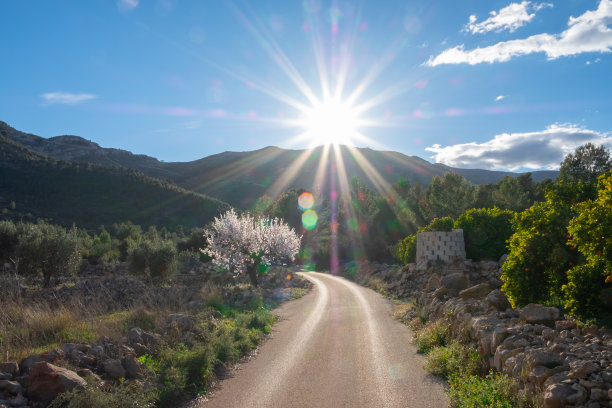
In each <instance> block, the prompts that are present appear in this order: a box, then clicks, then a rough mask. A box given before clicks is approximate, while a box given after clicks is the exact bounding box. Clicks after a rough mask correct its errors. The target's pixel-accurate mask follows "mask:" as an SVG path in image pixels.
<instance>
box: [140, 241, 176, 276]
mask: <svg viewBox="0 0 612 408" xmlns="http://www.w3.org/2000/svg"><path fill="white" fill-rule="evenodd" d="M177 261H178V254H177V252H176V248H175V246H174V244H173V243H172V241H164V240H161V239H155V240H151V239H143V240H140V241H139V242H134V241H130V248H129V250H128V267H129V270H130V271H131V272H132V273H135V274H148V275H149V276H150V277H151V278H161V279H164V278H168V277H170V276H171V275H172V274H174V272H175V271H176V268H177Z"/></svg>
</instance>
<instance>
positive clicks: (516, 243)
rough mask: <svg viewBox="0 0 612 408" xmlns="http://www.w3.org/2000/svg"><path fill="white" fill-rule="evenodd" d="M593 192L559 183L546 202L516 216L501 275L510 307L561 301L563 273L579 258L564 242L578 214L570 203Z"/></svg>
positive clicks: (565, 280) (581, 199)
mask: <svg viewBox="0 0 612 408" xmlns="http://www.w3.org/2000/svg"><path fill="white" fill-rule="evenodd" d="M592 195H593V190H592V189H591V187H590V186H588V185H583V184H581V183H579V184H577V185H567V184H563V183H558V184H557V185H556V186H555V187H554V188H553V189H551V190H550V191H549V192H548V193H547V195H546V201H545V202H542V203H538V204H536V205H534V206H532V207H530V208H528V209H526V210H525V211H523V212H522V213H520V214H518V215H517V217H516V220H515V226H514V234H513V235H512V236H511V237H510V240H509V241H508V248H509V254H508V258H507V260H506V262H505V263H504V265H503V268H502V275H501V278H502V280H503V281H504V285H503V287H502V290H503V291H504V292H505V293H506V295H507V296H508V299H509V300H510V302H511V303H512V306H524V305H526V304H527V303H543V302H544V303H546V302H551V301H555V300H556V301H557V302H560V301H561V299H562V298H563V292H562V287H563V285H564V284H566V283H567V277H566V273H565V272H566V271H567V270H568V269H570V268H571V267H572V266H574V265H577V264H578V263H579V262H580V260H581V257H580V255H579V254H578V251H576V249H575V247H573V246H572V245H570V244H569V243H568V242H567V240H568V238H569V235H568V233H567V226H568V224H569V221H570V220H571V219H572V218H573V217H575V216H576V215H577V213H576V209H575V206H574V205H573V203H578V202H581V201H584V200H586V199H587V198H590V197H592Z"/></svg>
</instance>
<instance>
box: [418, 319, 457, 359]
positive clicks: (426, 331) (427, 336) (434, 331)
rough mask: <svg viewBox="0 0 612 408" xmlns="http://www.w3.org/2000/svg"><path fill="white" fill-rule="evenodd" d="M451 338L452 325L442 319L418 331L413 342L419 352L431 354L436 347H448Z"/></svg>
mask: <svg viewBox="0 0 612 408" xmlns="http://www.w3.org/2000/svg"><path fill="white" fill-rule="evenodd" d="M450 338H451V333H450V324H449V323H448V322H447V321H445V320H443V319H440V320H436V321H435V322H433V323H429V324H427V325H426V326H424V327H422V328H421V329H419V330H417V331H416V332H415V333H414V339H413V342H414V344H415V345H416V346H417V352H419V353H429V352H430V351H431V350H432V349H433V348H434V347H441V346H446V345H447V344H448V343H449V342H450Z"/></svg>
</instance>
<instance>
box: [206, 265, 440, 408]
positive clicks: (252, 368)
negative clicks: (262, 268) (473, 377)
mask: <svg viewBox="0 0 612 408" xmlns="http://www.w3.org/2000/svg"><path fill="white" fill-rule="evenodd" d="M302 276H304V277H305V278H307V279H309V280H310V281H312V282H313V283H314V290H312V291H311V292H310V293H309V294H308V295H306V296H304V297H303V298H301V299H298V300H295V301H292V302H288V303H286V304H284V305H283V306H282V307H281V308H279V309H277V313H278V314H279V315H280V317H281V321H280V322H279V323H278V324H277V325H275V326H274V328H273V335H272V337H271V338H270V339H268V340H267V341H266V342H265V344H264V345H263V346H262V347H261V349H260V352H259V355H258V356H257V357H256V358H254V359H253V360H252V361H250V362H248V363H246V364H243V365H241V366H240V367H239V368H238V369H237V370H236V371H235V373H234V374H235V375H234V376H233V377H232V378H229V379H227V380H225V381H222V382H221V385H220V389H219V390H218V391H216V392H215V393H214V395H212V396H211V398H210V399H209V400H208V401H206V402H204V404H203V405H202V406H203V407H206V408H213V407H223V408H230V407H236V408H242V407H283V408H287V407H317V408H324V407H415V408H417V407H418V408H421V407H436V408H437V407H448V406H449V403H448V399H447V397H446V395H445V394H444V391H443V387H442V385H441V384H440V383H439V382H438V381H436V380H434V379H433V378H432V377H431V376H429V375H428V374H427V373H425V372H424V371H423V369H422V368H421V367H422V364H423V358H422V356H419V355H417V354H416V350H415V348H414V347H413V346H412V345H411V343H410V340H411V332H410V330H409V329H408V328H407V327H406V326H404V325H402V324H400V323H399V322H397V321H395V320H394V319H393V317H392V316H391V309H392V308H391V304H390V303H389V301H388V300H386V299H385V298H384V297H382V296H381V295H379V294H377V293H375V292H374V291H372V290H370V289H366V288H363V287H361V286H358V285H356V284H354V283H352V282H349V281H347V280H345V279H343V278H338V277H334V276H331V275H326V274H321V273H315V272H308V273H302Z"/></svg>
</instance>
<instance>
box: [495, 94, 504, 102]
mask: <svg viewBox="0 0 612 408" xmlns="http://www.w3.org/2000/svg"><path fill="white" fill-rule="evenodd" d="M505 97H506V95H498V96H497V98H495V102H498V101H501V100H502V99H504V98H505Z"/></svg>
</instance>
